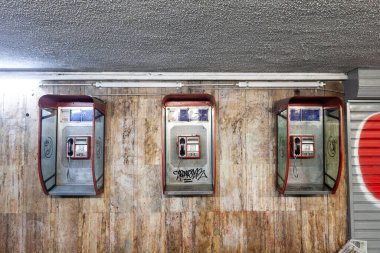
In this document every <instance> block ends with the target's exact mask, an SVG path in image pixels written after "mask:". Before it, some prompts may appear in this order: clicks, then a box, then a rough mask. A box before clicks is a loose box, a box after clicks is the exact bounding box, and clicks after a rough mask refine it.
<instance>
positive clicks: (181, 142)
mask: <svg viewBox="0 0 380 253" xmlns="http://www.w3.org/2000/svg"><path fill="white" fill-rule="evenodd" d="M179 144H180V151H179V155H180V156H181V157H183V156H185V154H186V152H185V139H184V138H181V139H180V140H179Z"/></svg>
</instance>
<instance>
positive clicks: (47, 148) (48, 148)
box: [43, 137, 53, 158]
mask: <svg viewBox="0 0 380 253" xmlns="http://www.w3.org/2000/svg"><path fill="white" fill-rule="evenodd" d="M43 145H44V148H43V150H44V152H43V153H44V156H45V157H46V158H50V157H51V155H52V154H53V139H52V138H51V137H47V138H46V139H45V140H44V144H43Z"/></svg>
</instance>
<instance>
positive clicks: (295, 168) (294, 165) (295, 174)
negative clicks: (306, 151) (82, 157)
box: [293, 155, 298, 178]
mask: <svg viewBox="0 0 380 253" xmlns="http://www.w3.org/2000/svg"><path fill="white" fill-rule="evenodd" d="M297 157H298V155H295V156H294V159H293V176H294V177H295V178H298V169H297V165H296V160H297Z"/></svg>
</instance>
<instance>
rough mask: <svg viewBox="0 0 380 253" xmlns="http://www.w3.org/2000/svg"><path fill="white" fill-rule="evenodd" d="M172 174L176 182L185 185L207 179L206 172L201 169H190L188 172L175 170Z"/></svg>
mask: <svg viewBox="0 0 380 253" xmlns="http://www.w3.org/2000/svg"><path fill="white" fill-rule="evenodd" d="M173 174H174V175H176V176H177V178H176V180H179V181H182V180H183V181H184V182H185V183H191V182H193V180H197V181H198V180H200V179H201V178H208V177H207V175H206V171H205V170H204V169H202V168H196V169H190V170H181V169H178V170H175V171H173Z"/></svg>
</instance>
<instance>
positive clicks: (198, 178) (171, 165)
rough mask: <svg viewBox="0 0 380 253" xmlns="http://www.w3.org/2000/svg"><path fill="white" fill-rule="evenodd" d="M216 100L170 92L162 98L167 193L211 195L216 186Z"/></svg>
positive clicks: (163, 176)
mask: <svg viewBox="0 0 380 253" xmlns="http://www.w3.org/2000/svg"><path fill="white" fill-rule="evenodd" d="M214 108H215V100H214V97H213V96H211V95H209V94H171V95H167V96H165V97H164V99H163V101H162V126H163V135H162V145H163V147H162V148H163V152H162V180H163V192H164V193H165V194H167V195H210V194H213V193H214V185H215V182H214V180H215V132H214V131H215V130H214V129H215V110H214Z"/></svg>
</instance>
